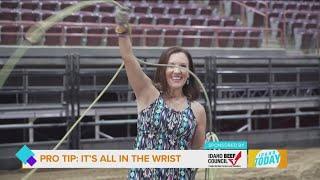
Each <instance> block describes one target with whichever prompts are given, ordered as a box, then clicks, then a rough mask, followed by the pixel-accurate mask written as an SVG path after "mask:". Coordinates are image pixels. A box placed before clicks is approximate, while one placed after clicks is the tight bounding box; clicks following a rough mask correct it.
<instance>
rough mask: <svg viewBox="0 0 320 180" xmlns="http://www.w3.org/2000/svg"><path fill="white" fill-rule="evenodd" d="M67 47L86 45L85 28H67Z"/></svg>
mask: <svg viewBox="0 0 320 180" xmlns="http://www.w3.org/2000/svg"><path fill="white" fill-rule="evenodd" d="M65 31H66V33H65V45H67V46H70V45H71V46H82V45H85V40H86V39H85V38H86V37H85V36H84V35H85V33H84V28H83V27H70V26H65Z"/></svg>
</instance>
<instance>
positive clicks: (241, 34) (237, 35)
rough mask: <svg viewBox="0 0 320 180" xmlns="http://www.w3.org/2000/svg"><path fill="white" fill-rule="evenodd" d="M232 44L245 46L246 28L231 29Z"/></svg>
mask: <svg viewBox="0 0 320 180" xmlns="http://www.w3.org/2000/svg"><path fill="white" fill-rule="evenodd" d="M232 36H233V46H232V47H236V48H242V47H246V45H247V43H246V42H247V38H246V37H247V30H234V31H232Z"/></svg>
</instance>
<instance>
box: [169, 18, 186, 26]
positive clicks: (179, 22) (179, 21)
mask: <svg viewBox="0 0 320 180" xmlns="http://www.w3.org/2000/svg"><path fill="white" fill-rule="evenodd" d="M172 18H173V20H172V21H173V25H183V26H186V25H189V18H188V17H187V16H172Z"/></svg>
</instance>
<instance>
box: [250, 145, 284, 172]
mask: <svg viewBox="0 0 320 180" xmlns="http://www.w3.org/2000/svg"><path fill="white" fill-rule="evenodd" d="M248 156H249V159H248V161H249V163H248V167H251V168H286V167H287V166H288V153H287V150H285V149H250V150H249V153H248Z"/></svg>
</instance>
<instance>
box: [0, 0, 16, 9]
mask: <svg viewBox="0 0 320 180" xmlns="http://www.w3.org/2000/svg"><path fill="white" fill-rule="evenodd" d="M0 3H1V8H8V9H18V8H20V3H19V2H18V1H3V2H0Z"/></svg>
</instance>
